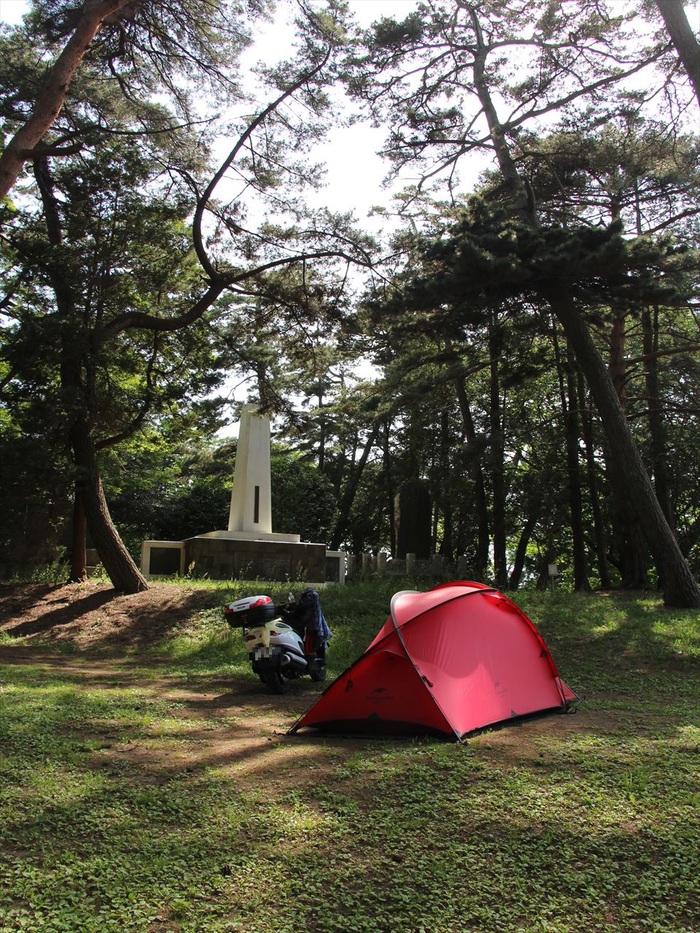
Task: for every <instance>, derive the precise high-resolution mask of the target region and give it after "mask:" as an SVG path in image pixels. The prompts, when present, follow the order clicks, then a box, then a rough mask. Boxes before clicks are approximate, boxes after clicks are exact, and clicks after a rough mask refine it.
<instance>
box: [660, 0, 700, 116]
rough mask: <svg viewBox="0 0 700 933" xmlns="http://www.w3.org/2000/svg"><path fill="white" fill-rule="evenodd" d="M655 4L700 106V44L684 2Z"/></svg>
mask: <svg viewBox="0 0 700 933" xmlns="http://www.w3.org/2000/svg"><path fill="white" fill-rule="evenodd" d="M655 3H656V6H657V7H658V10H659V13H661V17H662V19H663V21H664V23H665V24H666V29H668V34H669V36H670V37H671V42H673V45H674V48H675V50H676V52H678V57H679V58H680V60H681V63H682V64H683V67H684V68H685V71H686V74H687V75H688V77H689V78H690V83H691V84H692V85H693V90H694V91H695V96H696V98H697V101H698V104H700V43H698V40H697V39H696V38H695V35H694V33H693V30H692V29H691V27H690V23H689V22H688V17H687V16H686V14H685V8H684V6H683V0H655Z"/></svg>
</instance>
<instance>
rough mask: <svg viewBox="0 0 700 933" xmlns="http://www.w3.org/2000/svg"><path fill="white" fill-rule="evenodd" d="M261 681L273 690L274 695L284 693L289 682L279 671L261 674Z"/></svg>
mask: <svg viewBox="0 0 700 933" xmlns="http://www.w3.org/2000/svg"><path fill="white" fill-rule="evenodd" d="M259 676H260V680H262V682H263V683H264V684H267V686H268V687H269V688H270V690H272V692H273V693H284V691H285V690H286V689H287V685H288V683H289V681H288V680H287V678H286V677H285V676H284V674H281V673H280V672H279V671H265V672H264V673H262V674H260V675H259Z"/></svg>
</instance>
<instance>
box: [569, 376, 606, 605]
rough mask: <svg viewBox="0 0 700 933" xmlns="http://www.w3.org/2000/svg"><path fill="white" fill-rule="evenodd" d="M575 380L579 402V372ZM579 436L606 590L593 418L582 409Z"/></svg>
mask: <svg viewBox="0 0 700 933" xmlns="http://www.w3.org/2000/svg"><path fill="white" fill-rule="evenodd" d="M577 380H578V383H579V385H578V397H579V401H582V400H583V399H584V398H585V385H584V380H583V375H582V373H581V371H580V370H578V372H577ZM581 436H582V438H583V444H584V448H585V451H586V476H587V479H588V494H589V496H590V500H591V511H592V513H593V537H594V540H595V553H596V563H597V566H598V576H599V578H600V585H601V586H602V587H603V589H606V590H607V589H609V588H610V586H611V581H610V572H609V569H608V559H607V550H606V542H605V523H604V521H603V512H602V509H601V507H600V487H599V483H598V466H597V464H596V458H595V444H594V438H593V418H592V417H591V414H590V412H587V411H586V409H585V408H584V409H583V413H582V417H581Z"/></svg>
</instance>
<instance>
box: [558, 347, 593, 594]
mask: <svg viewBox="0 0 700 933" xmlns="http://www.w3.org/2000/svg"><path fill="white" fill-rule="evenodd" d="M554 352H555V355H556V360H557V370H558V374H559V396H560V404H561V410H562V416H563V419H564V441H565V444H564V446H565V449H566V476H567V487H568V491H569V517H570V524H571V552H572V555H573V565H574V589H575V590H589V589H590V584H589V582H588V571H587V561H586V543H585V537H584V531H583V502H582V496H581V472H580V470H581V468H580V464H579V440H580V437H581V427H580V419H579V401H578V392H577V390H576V378H575V370H576V363H575V360H574V359H573V354H572V352H571V348H570V347H567V353H566V357H565V358H562V353H561V351H560V347H559V341H558V339H557V333H556V329H555V330H554Z"/></svg>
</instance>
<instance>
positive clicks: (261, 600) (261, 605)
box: [224, 596, 279, 628]
mask: <svg viewBox="0 0 700 933" xmlns="http://www.w3.org/2000/svg"><path fill="white" fill-rule="evenodd" d="M278 616H279V612H278V611H277V607H276V606H275V604H274V602H273V601H272V599H271V598H270V597H269V596H245V597H244V598H243V599H237V600H235V601H234V602H232V603H231V604H230V605H228V606H227V607H226V608H225V609H224V617H225V618H226V621H227V622H228V624H229V625H230V626H231V628H252V627H253V626H256V625H265V623H266V622H272V621H273V620H274V619H276V618H277V617H278Z"/></svg>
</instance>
